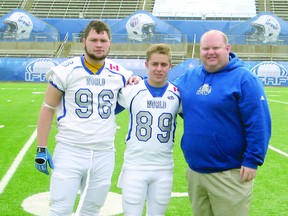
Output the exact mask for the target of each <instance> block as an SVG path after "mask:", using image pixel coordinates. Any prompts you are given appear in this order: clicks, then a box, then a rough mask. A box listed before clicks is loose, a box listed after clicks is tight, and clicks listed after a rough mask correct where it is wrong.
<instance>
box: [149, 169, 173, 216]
mask: <svg viewBox="0 0 288 216" xmlns="http://www.w3.org/2000/svg"><path fill="white" fill-rule="evenodd" d="M151 172H152V171H151ZM153 173H154V174H153V176H154V178H155V179H154V180H153V182H151V183H150V184H149V186H148V195H147V213H146V215H147V216H162V215H164V214H165V211H166V209H167V206H168V204H169V201H170V199H171V193H172V185H173V170H163V171H153Z"/></svg>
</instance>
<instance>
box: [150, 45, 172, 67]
mask: <svg viewBox="0 0 288 216" xmlns="http://www.w3.org/2000/svg"><path fill="white" fill-rule="evenodd" d="M154 53H159V54H163V55H167V56H168V57H169V63H171V62H172V54H171V49H170V46H169V45H167V44H153V45H151V46H150V47H149V48H148V49H147V51H146V61H147V62H148V61H149V60H150V58H151V55H152V54H154Z"/></svg>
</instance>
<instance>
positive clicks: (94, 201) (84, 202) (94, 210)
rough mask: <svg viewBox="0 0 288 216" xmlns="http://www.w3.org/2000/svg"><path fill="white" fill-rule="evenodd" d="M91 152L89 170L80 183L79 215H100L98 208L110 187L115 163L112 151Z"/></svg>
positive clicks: (102, 203) (103, 201)
mask: <svg viewBox="0 0 288 216" xmlns="http://www.w3.org/2000/svg"><path fill="white" fill-rule="evenodd" d="M91 154H92V155H91V156H92V158H91V164H90V167H89V172H88V173H87V175H86V176H85V178H83V180H82V183H81V197H80V201H79V206H78V208H79V213H80V215H85V216H89V215H93V216H97V215H100V208H101V207H102V206H103V205H104V203H105V200H106V197H107V195H108V192H109V189H110V185H111V178H112V174H113V170H114V163H115V153H114V151H104V152H99V151H93V152H91ZM77 210H78V209H77ZM77 212H78V211H77Z"/></svg>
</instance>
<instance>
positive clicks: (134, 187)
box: [119, 170, 147, 216]
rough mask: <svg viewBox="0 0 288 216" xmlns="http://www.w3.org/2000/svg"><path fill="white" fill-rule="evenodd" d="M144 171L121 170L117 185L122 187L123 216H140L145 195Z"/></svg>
mask: <svg viewBox="0 0 288 216" xmlns="http://www.w3.org/2000/svg"><path fill="white" fill-rule="evenodd" d="M146 173H147V172H146V171H135V170H122V173H121V175H120V178H121V179H119V182H120V183H119V185H121V187H122V206H123V211H124V215H125V216H141V215H142V211H143V207H144V203H145V199H146V195H147V183H146V181H145V179H146V178H147V176H146Z"/></svg>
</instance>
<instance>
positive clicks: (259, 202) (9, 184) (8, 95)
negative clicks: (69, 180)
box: [0, 82, 288, 216]
mask: <svg viewBox="0 0 288 216" xmlns="http://www.w3.org/2000/svg"><path fill="white" fill-rule="evenodd" d="M46 86H47V84H46V83H17V82H13V83H10V82H0V215H1V216H16V215H17V216H25V215H41V216H42V215H43V216H45V215H48V209H49V181H50V177H49V176H46V175H45V174H43V173H40V172H39V171H37V170H36V168H35V167H34V158H35V151H36V146H37V138H36V124H37V119H38V114H39V111H40V107H41V104H42V102H43V97H44V93H45V89H46ZM265 91H266V94H267V97H268V101H269V105H270V111H271V115H272V124H273V125H272V138H271V141H270V146H269V150H268V153H267V157H266V160H265V163H264V165H263V166H262V167H260V168H259V170H258V172H257V177H256V179H255V182H254V192H253V197H252V203H251V213H250V216H287V215H288V88H287V87H286V88H285V87H266V88H265ZM182 123H183V122H182V119H181V118H180V117H178V127H177V131H176V140H175V146H174V160H175V169H174V184H173V193H172V198H171V202H170V204H169V206H168V209H167V212H166V214H165V215H167V216H168V215H169V216H191V215H192V213H191V207H190V204H189V200H188V196H187V184H186V178H185V173H186V168H187V165H186V162H185V161H184V158H183V155H182V151H181V148H180V139H181V135H182V131H183V128H182V127H183V124H182ZM117 125H118V130H117V134H116V140H115V147H116V165H115V171H114V175H113V180H112V186H111V190H110V193H109V196H108V198H107V200H106V203H105V206H104V207H103V211H102V215H106V216H109V215H123V214H122V207H121V190H120V189H119V188H117V179H118V176H119V173H120V171H121V166H122V161H123V152H124V149H125V143H124V142H125V136H126V132H127V127H128V114H127V111H123V112H122V113H120V114H119V115H117ZM56 132H57V128H56V125H55V124H53V127H52V129H51V134H50V138H49V147H48V148H49V150H50V152H53V149H54V147H55V141H54V136H55V134H56Z"/></svg>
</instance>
